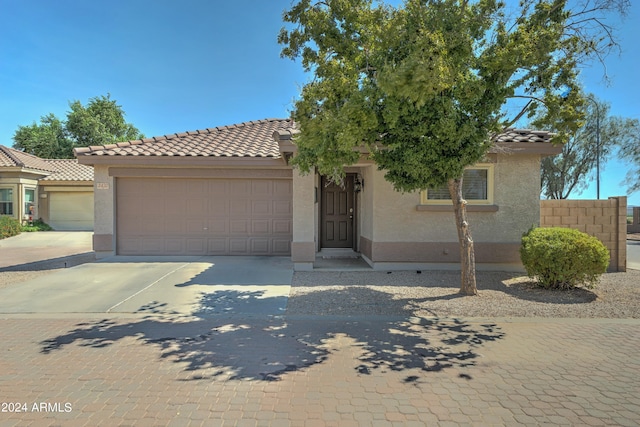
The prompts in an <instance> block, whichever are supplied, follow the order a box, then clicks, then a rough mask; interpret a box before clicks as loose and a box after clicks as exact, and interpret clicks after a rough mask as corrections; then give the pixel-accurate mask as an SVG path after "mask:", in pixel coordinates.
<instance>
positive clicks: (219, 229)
mask: <svg viewBox="0 0 640 427" xmlns="http://www.w3.org/2000/svg"><path fill="white" fill-rule="evenodd" d="M208 228H209V234H222V235H226V234H227V233H228V231H229V227H228V221H227V219H226V218H219V219H218V218H211V219H209V227H208Z"/></svg>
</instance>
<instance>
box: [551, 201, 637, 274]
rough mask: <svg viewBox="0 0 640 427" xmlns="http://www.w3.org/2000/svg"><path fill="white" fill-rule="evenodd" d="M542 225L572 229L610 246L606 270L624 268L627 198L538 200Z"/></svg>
mask: <svg viewBox="0 0 640 427" xmlns="http://www.w3.org/2000/svg"><path fill="white" fill-rule="evenodd" d="M540 226H541V227H566V228H575V229H577V230H580V231H582V232H584V233H587V234H589V235H591V236H594V237H597V238H598V239H599V240H600V241H601V242H602V243H603V244H604V245H605V246H606V247H607V249H609V254H610V261H609V271H626V270H627V198H626V197H625V196H620V197H609V199H608V200H541V201H540Z"/></svg>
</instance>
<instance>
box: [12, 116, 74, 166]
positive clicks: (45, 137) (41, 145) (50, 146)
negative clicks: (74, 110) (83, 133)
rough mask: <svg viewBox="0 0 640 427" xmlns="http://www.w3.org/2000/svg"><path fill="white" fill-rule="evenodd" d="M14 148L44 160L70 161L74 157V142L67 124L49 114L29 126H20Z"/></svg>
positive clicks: (15, 136) (15, 135) (14, 139)
mask: <svg viewBox="0 0 640 427" xmlns="http://www.w3.org/2000/svg"><path fill="white" fill-rule="evenodd" d="M13 141H14V144H13V146H14V148H17V149H19V150H23V151H25V152H27V153H29V154H33V155H36V156H38V157H41V158H43V159H68V158H72V157H73V140H72V139H71V138H70V136H69V134H68V132H67V130H66V128H65V123H64V122H63V121H61V120H60V119H59V118H57V117H56V116H55V115H54V114H47V115H46V116H43V117H41V118H40V123H39V124H36V123H35V122H34V123H33V124H31V125H29V126H19V127H18V130H17V131H16V133H15V134H14V136H13Z"/></svg>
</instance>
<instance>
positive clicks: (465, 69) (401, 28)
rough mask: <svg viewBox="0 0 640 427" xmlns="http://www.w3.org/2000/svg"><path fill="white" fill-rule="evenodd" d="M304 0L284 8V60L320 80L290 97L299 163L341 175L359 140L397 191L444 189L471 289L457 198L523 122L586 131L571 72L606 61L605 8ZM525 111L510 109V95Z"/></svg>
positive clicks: (484, 0)
mask: <svg viewBox="0 0 640 427" xmlns="http://www.w3.org/2000/svg"><path fill="white" fill-rule="evenodd" d="M585 1H586V3H587V4H584V5H582V7H579V8H577V9H574V10H571V9H568V8H567V5H566V2H565V1H563V0H522V1H520V3H519V5H511V6H510V7H509V8H508V9H507V8H506V6H505V4H504V3H503V2H500V1H496V0H477V1H471V0H406V1H405V2H404V3H403V4H402V5H400V6H397V7H393V6H390V5H386V4H384V3H383V2H376V3H374V2H373V1H372V0H300V1H299V2H298V3H296V4H295V5H294V6H293V7H292V8H291V9H290V10H288V11H287V12H285V14H284V21H285V22H286V23H288V24H289V26H288V28H283V29H282V30H281V32H280V34H279V38H278V40H279V42H280V43H281V44H282V45H283V49H282V55H283V56H285V57H289V58H292V59H297V58H301V59H302V65H303V67H304V68H305V70H306V71H307V72H310V73H312V74H313V76H314V78H313V80H311V81H310V82H309V83H307V84H306V85H305V86H304V87H303V89H302V93H301V95H300V98H299V99H298V100H297V101H296V103H295V108H294V112H293V116H294V118H295V120H296V122H297V123H298V125H299V126H300V134H299V135H298V136H297V137H296V144H297V146H298V154H297V156H296V158H295V159H294V163H295V164H296V165H297V166H298V167H300V168H301V170H302V171H307V172H308V171H310V170H312V169H313V168H317V170H318V171H319V172H320V173H321V174H324V175H327V176H329V177H330V178H332V179H333V180H334V181H340V180H341V179H342V177H343V176H344V169H343V167H344V166H345V165H348V164H353V163H354V162H356V161H357V159H358V157H359V153H358V151H357V150H354V148H355V147H358V146H365V147H367V148H368V150H369V152H370V153H371V156H372V158H373V159H374V160H375V161H376V163H377V165H378V167H379V168H380V169H382V170H384V171H385V178H386V179H387V180H388V181H390V182H391V183H392V184H393V186H394V187H395V188H396V189H397V190H399V191H415V190H423V189H426V188H432V187H439V186H443V185H448V188H449V192H450V194H451V199H452V202H453V206H454V212H455V221H456V226H457V229H458V239H459V241H460V248H461V267H462V275H461V292H462V293H464V294H467V295H473V294H476V293H477V289H476V280H475V257H474V249H473V239H472V235H471V231H470V227H469V222H468V220H467V215H466V201H465V200H464V198H463V195H462V176H463V171H464V169H465V168H466V167H468V166H471V165H473V164H475V163H477V162H479V161H480V160H482V159H483V158H484V156H485V155H486V154H487V152H488V150H489V149H490V148H491V147H492V145H493V141H492V136H495V135H497V134H499V133H500V132H502V131H503V130H504V129H505V128H507V127H509V126H511V125H513V123H515V122H516V121H517V120H518V119H520V118H521V117H522V116H523V115H525V114H528V115H531V116H533V115H536V114H540V112H542V114H541V115H540V116H539V117H540V118H539V120H538V121H537V124H538V125H542V124H545V125H547V126H551V125H552V126H553V127H554V129H557V131H558V133H557V135H556V137H555V140H556V141H557V142H563V141H565V140H566V137H567V135H568V134H571V133H572V132H575V131H576V129H578V127H579V125H580V120H581V118H582V117H581V109H580V107H581V105H582V104H583V102H584V100H583V98H582V97H581V96H580V94H581V91H580V90H579V84H578V81H577V73H578V71H577V66H578V64H579V63H581V62H582V61H583V60H585V59H589V58H591V57H594V56H597V57H599V58H602V57H603V55H605V54H606V52H607V49H609V48H610V46H611V43H612V40H611V37H610V36H611V28H610V27H608V26H606V25H604V24H603V21H602V20H599V19H598V18H599V17H600V16H599V14H600V13H603V12H607V11H608V10H613V9H615V8H618V10H620V11H624V10H625V8H626V7H628V1H626V0H601V1H598V2H597V3H595V4H593V5H592V4H589V3H590V1H589V0H585ZM516 98H517V99H521V100H524V101H525V104H524V106H521V108H519V109H518V111H516V112H515V113H514V114H513V115H512V116H507V115H505V111H511V110H506V109H505V105H506V104H507V102H508V101H509V100H513V99H516Z"/></svg>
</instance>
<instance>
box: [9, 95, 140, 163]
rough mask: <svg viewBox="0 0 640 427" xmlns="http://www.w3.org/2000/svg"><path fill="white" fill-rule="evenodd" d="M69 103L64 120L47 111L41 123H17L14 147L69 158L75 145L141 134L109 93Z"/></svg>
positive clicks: (87, 144) (112, 141)
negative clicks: (85, 103) (84, 100)
mask: <svg viewBox="0 0 640 427" xmlns="http://www.w3.org/2000/svg"><path fill="white" fill-rule="evenodd" d="M69 107H70V108H71V110H70V111H68V112H67V120H66V121H62V120H60V119H58V118H57V117H56V116H55V115H54V114H48V115H46V116H43V117H41V118H40V123H35V122H34V123H33V124H31V125H29V126H19V127H18V130H17V131H16V132H15V134H14V136H13V141H14V145H13V146H14V148H16V149H19V150H22V151H24V152H26V153H29V154H33V155H36V156H38V157H42V158H50V159H70V158H73V149H74V148H75V147H85V146H89V145H104V144H109V143H114V142H120V141H127V140H131V139H138V138H143V137H144V135H142V134H141V133H140V131H139V130H138V129H137V128H136V127H135V126H133V125H132V124H131V123H127V122H126V121H125V118H124V116H125V113H124V111H123V110H122V107H121V106H120V105H118V104H117V102H116V101H115V100H114V99H111V95H107V96H104V95H103V96H98V97H95V98H91V99H90V100H89V102H88V103H87V105H86V106H84V105H82V104H81V103H80V101H73V102H70V103H69Z"/></svg>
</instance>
